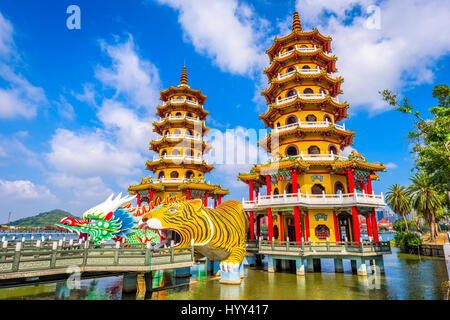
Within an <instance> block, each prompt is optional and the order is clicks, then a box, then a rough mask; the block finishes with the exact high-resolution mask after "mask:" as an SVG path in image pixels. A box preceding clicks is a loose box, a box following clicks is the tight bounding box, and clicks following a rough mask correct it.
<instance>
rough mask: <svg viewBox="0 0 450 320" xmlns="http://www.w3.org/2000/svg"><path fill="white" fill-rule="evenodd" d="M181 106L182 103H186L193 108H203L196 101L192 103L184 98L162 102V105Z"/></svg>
mask: <svg viewBox="0 0 450 320" xmlns="http://www.w3.org/2000/svg"><path fill="white" fill-rule="evenodd" d="M169 102H170V103H171V104H182V103H187V104H191V105H193V106H201V107H202V108H203V106H202V105H201V104H199V103H198V101H194V100H189V99H186V98H182V99H170V100H169V101H166V102H164V105H166V104H168V103H169Z"/></svg>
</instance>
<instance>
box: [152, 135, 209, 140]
mask: <svg viewBox="0 0 450 320" xmlns="http://www.w3.org/2000/svg"><path fill="white" fill-rule="evenodd" d="M164 137H166V139H171V140H176V139H187V140H194V141H202V139H201V138H195V137H194V136H190V135H188V134H167V135H165V136H161V137H160V138H159V139H158V140H156V141H160V140H162V139H163V138H164Z"/></svg>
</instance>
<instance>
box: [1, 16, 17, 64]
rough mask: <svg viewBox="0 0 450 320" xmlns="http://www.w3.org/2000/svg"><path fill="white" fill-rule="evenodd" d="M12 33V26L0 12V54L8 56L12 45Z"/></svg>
mask: <svg viewBox="0 0 450 320" xmlns="http://www.w3.org/2000/svg"><path fill="white" fill-rule="evenodd" d="M13 33H14V28H13V26H12V25H11V22H9V21H8V20H6V19H5V17H4V16H3V15H2V14H1V13H0V56H8V55H9V54H10V53H11V52H12V50H13V46H14V41H13Z"/></svg>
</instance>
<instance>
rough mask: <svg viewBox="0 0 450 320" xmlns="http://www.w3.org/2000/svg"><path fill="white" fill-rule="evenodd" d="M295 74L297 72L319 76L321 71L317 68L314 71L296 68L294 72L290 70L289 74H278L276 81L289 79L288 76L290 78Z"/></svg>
mask: <svg viewBox="0 0 450 320" xmlns="http://www.w3.org/2000/svg"><path fill="white" fill-rule="evenodd" d="M296 72H298V73H300V74H320V73H321V72H322V69H321V68H320V67H319V66H318V67H317V68H316V69H303V68H299V67H296V68H295V70H292V71H290V72H287V73H279V74H278V76H277V79H278V80H282V79H285V78H289V77H290V76H292V75H293V74H295V73H296Z"/></svg>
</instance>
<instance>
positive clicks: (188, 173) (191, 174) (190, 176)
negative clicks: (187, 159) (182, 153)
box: [185, 170, 195, 179]
mask: <svg viewBox="0 0 450 320" xmlns="http://www.w3.org/2000/svg"><path fill="white" fill-rule="evenodd" d="M194 176H195V174H194V172H192V171H191V170H189V171H186V174H185V177H186V179H191V178H193V177H194Z"/></svg>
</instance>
